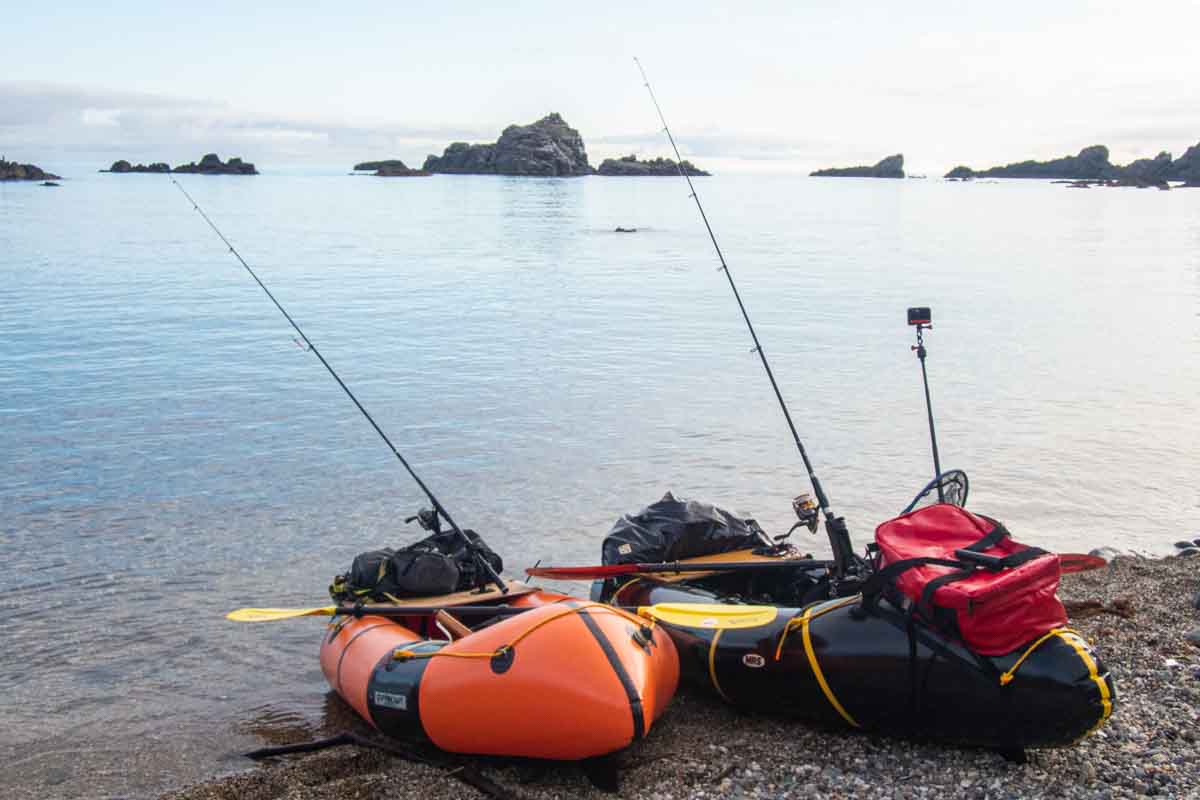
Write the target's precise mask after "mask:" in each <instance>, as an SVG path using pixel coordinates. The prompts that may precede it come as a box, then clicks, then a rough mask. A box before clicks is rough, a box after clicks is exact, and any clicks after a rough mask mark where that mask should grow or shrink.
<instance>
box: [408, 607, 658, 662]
mask: <svg viewBox="0 0 1200 800" xmlns="http://www.w3.org/2000/svg"><path fill="white" fill-rule="evenodd" d="M584 609H589V610H592V611H604V612H608V613H610V614H616V615H617V616H619V617H624V618H625V619H627V620H630V621H632V622H636V623H637V624H638V625H646V626H648V627H650V628H654V620H652V619H644V618H642V617H638V616H634V615H633V614H630V613H628V612H626V611H622V610H621V609H619V608H613V607H612V606H606V605H601V604H600V603H593V604H590V605H586V606H579V607H576V608H569V607H568V608H567V609H566V610H565V611H563V612H562V613H561V614H554V615H553V616H549V617H546V618H545V619H544V620H542V621H541V622H539V623H537V624H536V625H534V626H532V627H530V628H526V629H525V630H524V631H522V632H521V634H520V635H519V636H517V638H515V639H513V640H512V641H511V642H509V643H508V644H503V645H500V646H499V647H497V648H496V649H495V650H493V651H492V652H490V653H479V652H446V651H445V650H434V651H432V652H428V653H414V652H413V651H411V650H407V649H400V650H396V651H395V652H393V653H392V658H393V659H396V660H403V659H409V658H435V657H445V658H495V657H496V656H499V655H503V654H504V653H505V652H506V651H508V650H511V649H512V648H514V647H516V646H517V644H518V643H519V642H520V641H521V640H522V639H524V638H525V637H526V636H529V635H530V634H531V633H533V632H534V631H536V630H537V629H538V628H541V627H543V626H545V625H549V624H550V623H551V622H554V621H555V620H560V619H562V618H563V617H567V616H570V615H571V614H576V613H578V612H580V611H582V610H584Z"/></svg>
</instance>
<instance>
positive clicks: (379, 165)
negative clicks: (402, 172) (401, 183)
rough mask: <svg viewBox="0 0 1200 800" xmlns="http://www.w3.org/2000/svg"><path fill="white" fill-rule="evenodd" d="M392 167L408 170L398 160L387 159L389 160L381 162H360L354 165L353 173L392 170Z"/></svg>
mask: <svg viewBox="0 0 1200 800" xmlns="http://www.w3.org/2000/svg"><path fill="white" fill-rule="evenodd" d="M394 167H403V168H404V169H408V167H406V166H405V165H404V162H403V161H401V160H400V159H398V158H389V159H385V160H383V161H361V162H359V163H357V164H355V165H354V171H355V172H378V171H379V170H381V169H388V168H394Z"/></svg>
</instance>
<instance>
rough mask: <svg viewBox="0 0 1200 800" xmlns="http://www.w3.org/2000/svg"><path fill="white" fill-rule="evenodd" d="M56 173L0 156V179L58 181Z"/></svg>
mask: <svg viewBox="0 0 1200 800" xmlns="http://www.w3.org/2000/svg"><path fill="white" fill-rule="evenodd" d="M59 180H62V178H60V177H59V176H58V175H55V174H53V173H50V172H46V171H45V170H43V169H42V168H41V167H38V166H35V165H33V164H18V163H17V162H15V161H5V160H4V159H3V158H0V181H59Z"/></svg>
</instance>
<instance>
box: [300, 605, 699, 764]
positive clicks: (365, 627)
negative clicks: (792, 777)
mask: <svg viewBox="0 0 1200 800" xmlns="http://www.w3.org/2000/svg"><path fill="white" fill-rule="evenodd" d="M510 605H514V606H529V607H530V610H529V611H526V612H524V613H521V614H516V615H513V616H509V617H505V618H502V619H500V620H499V621H498V622H495V623H494V624H492V625H488V626H486V627H482V628H480V629H478V630H475V631H474V632H472V633H470V634H469V635H467V636H464V637H462V638H460V639H457V640H455V641H453V642H447V641H442V640H431V639H425V638H423V637H421V636H418V635H417V634H416V633H415V632H414V631H413V630H412V629H410V628H408V627H405V626H404V625H402V624H400V622H399V621H396V620H393V619H389V618H385V617H379V616H365V617H362V618H361V619H354V618H353V617H344V618H342V619H341V620H340V621H337V622H335V623H334V625H333V627H332V630H331V632H330V633H329V634H327V635H326V636H325V638H324V641H323V642H322V645H321V668H322V671H323V672H324V673H325V678H326V680H328V681H329V685H330V686H332V687H333V688H334V690H336V691H337V693H338V694H339V695H341V696H342V698H343V699H344V700H346V702H348V703H349V704H350V705H351V706H353V707H354V709H355V711H357V712H358V713H359V714H360V715H361V716H362V717H363V718H364V719H366V720H367V721H368V722H370V723H371V724H372V725H374V726H375V727H376V728H378V729H379V730H380V731H381V732H383V733H385V734H387V735H389V736H396V737H399V738H411V737H415V736H424V737H427V738H428V739H429V740H430V741H432V742H433V744H435V745H436V746H437V747H439V748H441V749H443V750H447V751H450V752H456V753H475V754H481V755H504V756H520V757H529V758H546V759H556V760H565V761H573V760H580V759H585V758H591V757H594V756H600V755H605V754H608V753H612V752H615V751H617V750H620V749H622V748H624V747H627V746H628V745H630V744H631V743H632V742H634V741H635V740H637V739H640V738H641V737H643V736H645V735H646V733H648V732H649V730H650V728H651V726H652V725H653V724H654V721H655V720H657V719H658V717H659V716H660V715H661V714H662V712H663V711H664V710H665V709H666V707H667V704H668V703H669V702H670V700H671V697H672V696H673V695H674V693H675V689H676V687H677V685H678V682H679V657H678V654H677V652H676V649H675V645H674V643H673V642H672V641H671V638H670V636H668V635H667V634H666V632H665V631H661V630H659V629H657V628H656V627H655V625H654V623H653V622H652V621H651V620H646V619H642V618H640V617H637V616H634V615H632V614H629V613H628V612H624V611H621V610H618V609H614V608H612V607H610V606H606V605H603V604H600V603H589V602H584V601H580V600H575V599H572V598H568V597H565V596H563V595H558V594H554V593H549V592H542V591H536V592H532V593H529V594H526V595H524V596H522V597H518V598H513V600H512V601H511V603H510ZM448 610H449V611H450V612H451V613H453V608H450V609H448ZM403 621H405V622H409V623H410V624H414V625H415V624H417V623H416V622H415V621H414V619H413V618H405V619H404V620H403Z"/></svg>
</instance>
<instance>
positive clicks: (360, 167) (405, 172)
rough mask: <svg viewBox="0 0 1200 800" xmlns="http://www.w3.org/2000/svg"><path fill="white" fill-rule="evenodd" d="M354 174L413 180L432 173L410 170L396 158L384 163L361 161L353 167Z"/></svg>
mask: <svg viewBox="0 0 1200 800" xmlns="http://www.w3.org/2000/svg"><path fill="white" fill-rule="evenodd" d="M354 171H355V172H371V173H373V174H374V175H375V176H376V177H379V178H414V177H424V176H427V175H431V174H432V173H430V172H426V171H425V170H423V169H412V168H411V167H409V166H408V165H407V164H405V163H404V162H403V161H401V160H400V159H398V158H390V159H387V160H384V161H362V162H360V163H358V164H355V165H354Z"/></svg>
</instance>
